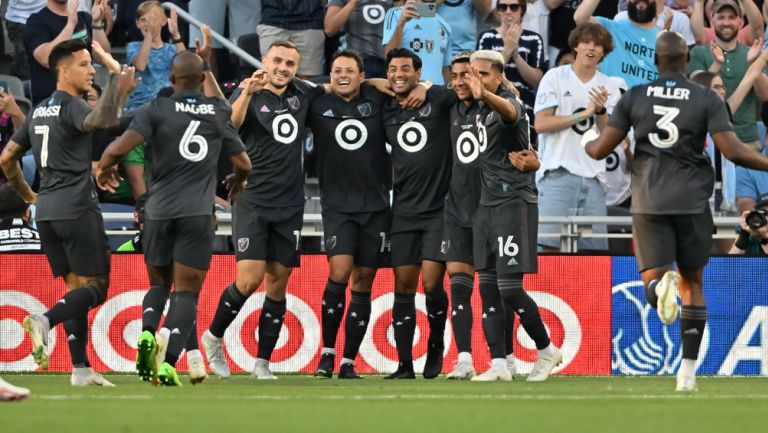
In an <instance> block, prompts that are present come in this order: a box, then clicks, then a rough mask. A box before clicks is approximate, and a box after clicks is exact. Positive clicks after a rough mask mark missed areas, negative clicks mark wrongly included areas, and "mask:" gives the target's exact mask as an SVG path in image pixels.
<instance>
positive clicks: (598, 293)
mask: <svg viewBox="0 0 768 433" xmlns="http://www.w3.org/2000/svg"><path fill="white" fill-rule="evenodd" d="M301 263H302V265H301V268H299V269H297V270H295V272H294V273H293V276H292V277H291V281H290V283H289V286H288V294H289V295H288V312H287V314H286V318H285V326H284V329H283V331H282V333H281V336H280V339H279V341H278V343H277V348H276V349H275V352H274V354H273V356H272V359H271V363H272V364H271V368H272V370H273V371H275V372H301V373H309V372H312V371H313V369H314V367H315V366H316V364H317V361H318V359H319V357H320V348H321V345H322V343H321V342H322V340H321V329H320V314H319V307H320V304H321V297H322V292H323V289H324V287H325V282H326V280H327V278H328V264H327V261H326V259H325V256H304V257H302V262H301ZM234 276H235V262H234V258H233V257H232V256H228V255H222V256H215V257H214V259H213V263H212V264H211V270H210V272H209V273H208V277H207V279H206V281H205V284H204V288H203V292H202V293H201V295H200V300H199V306H198V335H201V334H202V333H203V332H204V331H205V329H206V327H207V326H208V324H209V323H210V322H211V320H212V318H213V314H214V311H215V309H216V305H217V304H218V299H219V295H220V294H221V292H222V290H223V289H224V288H225V287H226V286H227V285H229V284H230V283H231V282H232V280H233V278H234ZM147 287H148V282H147V276H146V270H145V268H144V263H143V257H142V256H141V255H114V256H113V257H112V274H111V287H110V293H109V297H108V299H107V301H106V302H105V303H104V304H103V305H102V306H100V307H98V308H96V309H94V310H93V311H91V313H90V323H91V335H90V342H89V346H88V355H89V358H90V361H91V364H92V365H93V366H94V368H95V369H96V370H97V371H126V372H130V371H133V366H134V359H135V355H136V350H135V344H136V339H137V337H138V334H139V332H140V331H141V300H142V297H143V295H144V291H145V290H146V288H147ZM392 287H393V277H392V271H391V270H390V269H383V270H381V271H380V272H379V274H378V276H377V277H376V281H375V283H374V288H373V305H372V313H371V322H370V326H369V329H368V333H367V335H366V337H365V340H364V342H363V344H362V346H361V353H360V355H359V357H358V360H357V368H358V370H359V371H360V372H367V373H371V372H386V371H393V370H394V369H395V368H396V365H397V354H396V350H395V346H394V339H393V336H392V328H391V308H392V301H393V294H392ZM445 287H446V291H447V292H448V293H449V296H450V283H449V281H448V279H447V278H446V280H445ZM525 287H526V289H527V290H528V292H529V293H530V294H531V296H532V297H533V298H534V299H535V300H536V302H537V303H538V304H539V307H540V309H541V312H542V317H543V319H544V322H545V324H546V325H547V327H548V329H549V330H550V333H551V335H552V340H553V341H554V343H555V345H557V346H558V347H561V349H562V350H563V354H564V362H563V364H562V365H561V366H560V367H559V369H558V370H557V371H559V372H560V373H564V374H589V375H594V374H610V372H611V258H610V257H562V256H542V257H540V258H539V273H538V274H537V275H531V276H527V277H526V280H525ZM64 290H65V289H64V284H63V281H62V280H61V279H58V280H54V279H53V277H52V276H51V272H50V269H49V268H48V264H47V262H46V260H45V257H44V256H42V255H35V254H3V255H0V371H29V370H34V368H35V365H34V363H33V361H32V359H31V356H30V355H29V351H30V348H31V343H30V340H29V338H28V337H27V336H26V334H24V332H23V331H22V329H21V321H22V319H23V318H24V316H25V315H27V314H29V313H42V312H44V311H45V310H47V309H48V308H49V307H50V306H52V305H53V304H54V303H55V302H57V301H58V299H59V298H60V297H61V296H62V295H63V293H64ZM263 300H264V295H263V291H261V290H259V291H257V292H256V293H255V294H254V296H252V297H251V299H249V301H248V302H247V303H246V305H245V306H244V307H243V309H242V310H241V311H240V314H239V315H238V317H237V319H236V320H235V322H234V323H233V324H232V326H230V328H229V330H228V331H227V333H226V334H225V336H224V340H225V352H226V354H227V356H228V358H229V361H230V366H231V367H232V369H233V371H243V370H245V371H249V370H250V369H252V368H253V363H254V360H255V356H256V348H257V341H256V328H257V325H258V317H259V312H260V308H261V304H262V302H263ZM416 303H417V310H419V311H418V312H417V316H418V317H417V331H416V338H415V341H414V359H415V360H416V367H417V369H421V368H422V366H423V363H424V360H425V357H426V346H427V334H428V331H429V328H428V324H427V318H426V313H425V309H424V297H423V296H422V295H418V296H417V300H416ZM472 305H473V311H474V313H475V314H474V326H473V330H472V344H473V352H474V354H473V356H474V361H475V368H476V369H477V370H478V371H484V370H485V369H486V368H487V367H488V365H489V362H490V360H489V357H488V351H487V348H486V346H485V342H484V338H483V331H482V327H481V320H482V319H481V312H480V297H479V294H478V290H477V287H475V291H474V293H473V297H472ZM343 341H344V328H343V326H342V329H341V330H340V332H339V338H338V343H337V347H338V348H339V349H341V348H342V346H343ZM445 342H446V359H445V364H444V370H445V371H449V370H450V369H451V368H452V366H453V365H454V363H455V361H456V355H457V352H456V346H455V344H454V343H453V340H452V335H451V331H450V325H448V326H447V327H446V334H445ZM51 348H52V354H51V363H50V370H51V371H68V370H69V369H70V367H71V364H70V361H69V353H68V352H69V351H68V349H67V347H66V336H65V335H64V331H63V329H62V328H61V327H57V328H56V330H55V331H54V332H52V333H51ZM515 354H516V357H517V358H518V370H519V371H520V372H522V373H526V372H527V371H529V370H530V368H531V367H532V365H533V361H535V359H536V351H535V347H534V346H533V342H532V341H531V340H530V338H529V337H528V336H527V334H525V332H524V331H523V330H522V328H519V323H516V325H515ZM179 367H180V369H181V370H186V362H185V361H184V359H183V358H182V361H180V364H179Z"/></svg>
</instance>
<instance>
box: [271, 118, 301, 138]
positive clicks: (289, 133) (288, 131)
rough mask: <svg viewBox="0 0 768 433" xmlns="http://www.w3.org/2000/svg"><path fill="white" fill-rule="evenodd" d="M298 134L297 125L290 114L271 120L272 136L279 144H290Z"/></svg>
mask: <svg viewBox="0 0 768 433" xmlns="http://www.w3.org/2000/svg"><path fill="white" fill-rule="evenodd" d="M298 134H299V124H298V123H296V119H295V118H294V117H293V115H292V114H290V113H285V114H280V115H277V116H275V118H274V119H272V136H273V137H275V140H277V141H278V142H279V143H283V144H291V143H293V142H294V141H295V140H296V136H297V135H298Z"/></svg>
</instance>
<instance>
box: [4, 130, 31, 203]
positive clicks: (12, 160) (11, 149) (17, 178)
mask: <svg viewBox="0 0 768 433" xmlns="http://www.w3.org/2000/svg"><path fill="white" fill-rule="evenodd" d="M23 155H24V149H23V148H22V147H21V145H20V144H19V143H16V142H15V141H13V140H11V141H9V142H8V145H7V146H5V149H3V153H2V154H0V167H2V169H3V172H5V178H6V179H8V183H10V184H11V186H13V189H14V190H15V191H16V194H18V195H19V196H20V197H21V198H22V199H24V201H25V202H26V203H28V204H32V203H34V202H36V201H37V194H35V192H34V191H32V188H30V187H29V184H28V183H27V181H26V180H24V174H23V172H22V171H21V165H19V160H21V157H22V156H23Z"/></svg>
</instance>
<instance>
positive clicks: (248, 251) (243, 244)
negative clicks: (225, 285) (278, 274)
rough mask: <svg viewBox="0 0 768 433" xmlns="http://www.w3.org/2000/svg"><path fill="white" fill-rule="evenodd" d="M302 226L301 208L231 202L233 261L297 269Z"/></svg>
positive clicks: (302, 212) (302, 213)
mask: <svg viewBox="0 0 768 433" xmlns="http://www.w3.org/2000/svg"><path fill="white" fill-rule="evenodd" d="M303 223H304V207H303V206H291V207H285V208H276V207H275V208H273V207H263V206H253V205H251V204H248V203H245V202H243V201H235V204H234V206H233V207H232V242H233V243H234V247H235V259H236V260H237V261H240V260H274V261H276V262H278V263H280V264H282V265H283V266H286V267H289V268H296V267H298V266H299V264H300V262H301V260H300V255H299V250H300V247H301V227H302V225H303Z"/></svg>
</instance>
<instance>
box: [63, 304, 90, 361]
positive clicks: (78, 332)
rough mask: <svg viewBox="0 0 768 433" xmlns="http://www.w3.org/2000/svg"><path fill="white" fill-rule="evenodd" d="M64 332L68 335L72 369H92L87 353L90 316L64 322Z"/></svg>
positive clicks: (86, 315)
mask: <svg viewBox="0 0 768 433" xmlns="http://www.w3.org/2000/svg"><path fill="white" fill-rule="evenodd" d="M64 331H65V332H66V333H67V345H68V346H69V356H70V358H72V367H73V368H82V367H90V366H91V364H90V363H89V362H88V352H87V347H88V314H87V313H86V314H84V315H82V316H80V317H74V318H72V319H69V320H67V321H66V322H64Z"/></svg>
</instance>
